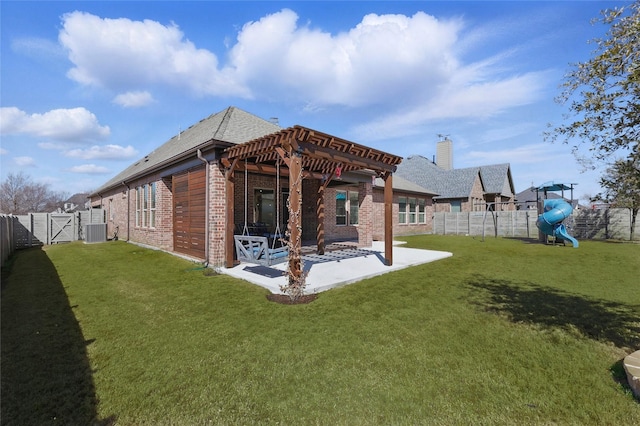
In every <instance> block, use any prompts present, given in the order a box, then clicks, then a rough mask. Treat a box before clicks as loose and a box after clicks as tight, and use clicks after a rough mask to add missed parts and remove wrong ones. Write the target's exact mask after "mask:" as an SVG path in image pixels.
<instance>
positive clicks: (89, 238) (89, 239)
mask: <svg viewBox="0 0 640 426" xmlns="http://www.w3.org/2000/svg"><path fill="white" fill-rule="evenodd" d="M105 241H107V224H106V223H90V224H88V225H85V227H84V242H85V243H104V242H105Z"/></svg>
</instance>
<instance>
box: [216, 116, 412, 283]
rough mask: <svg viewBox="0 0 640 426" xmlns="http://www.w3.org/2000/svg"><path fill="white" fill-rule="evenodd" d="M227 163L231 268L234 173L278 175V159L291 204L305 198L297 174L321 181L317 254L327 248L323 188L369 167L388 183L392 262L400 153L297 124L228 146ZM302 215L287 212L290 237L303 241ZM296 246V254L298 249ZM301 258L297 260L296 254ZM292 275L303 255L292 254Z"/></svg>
mask: <svg viewBox="0 0 640 426" xmlns="http://www.w3.org/2000/svg"><path fill="white" fill-rule="evenodd" d="M221 161H222V165H223V166H224V167H225V177H226V196H227V200H226V201H227V203H226V204H227V229H226V238H225V241H226V247H225V256H226V260H225V263H226V266H227V267H232V266H233V254H234V243H233V233H234V229H235V224H234V213H235V212H234V196H235V185H234V172H235V171H237V170H245V169H246V170H248V171H251V172H256V173H262V174H274V175H275V174H276V171H277V166H276V164H277V163H278V162H281V163H284V165H286V168H283V169H281V170H280V172H281V173H282V174H284V175H288V176H289V197H290V203H291V205H292V206H298V205H299V204H300V203H301V200H302V182H301V179H299V178H297V177H305V178H314V179H319V180H320V181H321V185H320V188H319V190H318V202H317V210H316V214H317V218H318V229H317V233H316V240H317V243H318V252H319V253H323V252H324V245H325V243H324V191H325V189H326V187H327V185H328V184H329V182H331V180H332V179H333V178H334V176H336V173H338V174H340V173H345V172H351V171H357V170H370V171H372V172H374V173H375V174H376V175H377V176H379V177H380V178H382V179H383V180H384V181H385V187H384V205H385V208H384V212H385V215H384V216H385V220H384V222H385V231H384V235H385V261H386V263H387V264H388V265H391V264H392V262H393V259H392V241H393V226H392V203H393V190H392V173H393V172H395V170H396V167H397V165H398V164H400V162H401V161H402V157H398V156H396V155H392V154H389V153H386V152H383V151H379V150H377V149H374V148H370V147H367V146H364V145H360V144H357V143H355V142H351V141H348V140H345V139H341V138H338V137H335V136H332V135H329V134H326V133H322V132H318V131H316V130H312V129H309V128H306V127H302V126H294V127H290V128H288V129H284V130H281V131H280V132H277V133H273V134H270V135H266V136H263V137H261V138H258V139H254V140H252V141H249V142H246V143H243V144H240V145H236V146H233V147H230V148H227V149H226V150H225V151H224V153H223V155H222V160H221ZM299 217H300V216H299V215H296V214H292V215H290V216H289V223H288V227H289V229H290V232H291V235H290V241H293V242H297V244H298V245H299V241H300V238H299V237H300V235H299V232H300V223H299V222H298V221H299V220H300V219H299ZM299 248H300V247H299V246H298V247H297V249H298V250H293V251H292V252H293V253H299V252H300V250H299ZM296 257H297V258H296ZM289 271H290V273H291V274H294V275H295V274H298V275H296V276H299V275H300V274H301V271H300V258H299V256H296V255H291V254H290V256H289Z"/></svg>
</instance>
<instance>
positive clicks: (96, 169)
mask: <svg viewBox="0 0 640 426" xmlns="http://www.w3.org/2000/svg"><path fill="white" fill-rule="evenodd" d="M67 171H69V172H71V173H82V174H89V175H104V174H107V173H110V172H111V171H110V170H109V169H107V168H106V167H102V166H96V165H95V164H83V165H80V166H74V167H71V168H70V169H68V170H67Z"/></svg>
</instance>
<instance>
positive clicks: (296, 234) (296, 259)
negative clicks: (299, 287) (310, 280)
mask: <svg viewBox="0 0 640 426" xmlns="http://www.w3.org/2000/svg"><path fill="white" fill-rule="evenodd" d="M289 206H290V207H289V224H288V228H289V244H291V249H290V250H289V285H291V286H295V285H296V284H297V283H300V279H301V277H302V268H301V259H300V257H301V255H300V249H301V246H302V157H301V156H300V154H298V153H292V155H291V156H290V161H289Z"/></svg>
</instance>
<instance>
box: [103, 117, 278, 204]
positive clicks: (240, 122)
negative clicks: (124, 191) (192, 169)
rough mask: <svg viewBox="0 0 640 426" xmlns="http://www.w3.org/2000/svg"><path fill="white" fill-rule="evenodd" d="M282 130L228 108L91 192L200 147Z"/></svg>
mask: <svg viewBox="0 0 640 426" xmlns="http://www.w3.org/2000/svg"><path fill="white" fill-rule="evenodd" d="M280 130H281V127H280V126H278V125H277V124H274V123H272V122H270V121H267V120H264V119H262V118H260V117H257V116H255V115H253V114H250V113H248V112H246V111H243V110H241V109H239V108H236V107H228V108H226V109H224V110H222V111H220V112H218V113H216V114H212V115H210V116H209V117H207V118H205V119H202V120H200V121H199V122H198V123H196V124H194V125H192V126H191V127H189V128H188V129H186V130H184V131H183V132H180V133H179V134H177V135H175V136H174V137H172V138H171V139H169V140H168V141H167V142H165V143H164V144H163V145H161V146H159V147H158V148H157V149H155V150H154V151H153V152H151V153H150V154H148V155H146V156H145V157H144V158H141V159H140V160H138V161H136V162H135V163H133V164H132V165H130V166H129V167H127V168H126V169H124V170H123V171H122V172H120V173H119V174H117V175H116V176H114V177H113V178H112V179H110V180H109V181H108V182H106V183H105V184H104V185H102V186H101V187H100V188H98V189H97V190H96V191H95V192H94V193H95V194H99V193H100V192H104V191H106V190H108V189H111V188H113V187H115V186H118V185H121V184H122V182H126V181H128V180H131V179H133V178H137V177H140V176H144V175H145V174H148V173H152V172H153V171H155V170H157V169H158V168H159V167H161V166H164V165H166V164H170V163H172V162H173V161H179V160H180V159H181V158H184V157H185V155H189V154H193V153H194V152H196V151H197V150H198V149H199V148H203V147H205V146H209V145H214V144H216V143H218V144H220V145H221V146H222V147H226V146H229V145H230V144H240V143H244V142H247V141H250V140H252V139H256V138H259V137H262V136H265V135H268V134H271V133H275V132H278V131H280Z"/></svg>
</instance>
